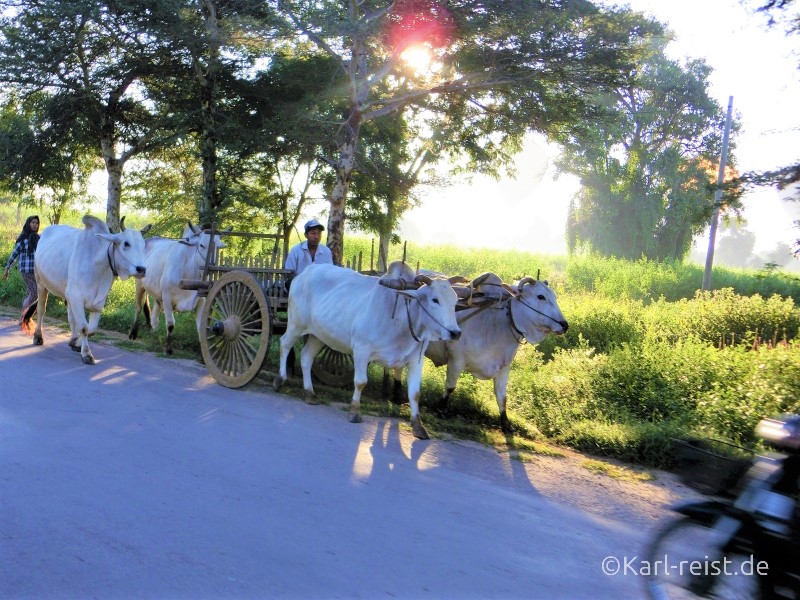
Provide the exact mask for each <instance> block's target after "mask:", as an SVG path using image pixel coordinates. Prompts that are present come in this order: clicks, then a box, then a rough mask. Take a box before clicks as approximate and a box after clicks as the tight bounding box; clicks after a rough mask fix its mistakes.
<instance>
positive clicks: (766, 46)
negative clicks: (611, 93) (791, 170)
mask: <svg viewBox="0 0 800 600" xmlns="http://www.w3.org/2000/svg"><path fill="white" fill-rule="evenodd" d="M627 4H629V5H630V6H631V7H632V8H634V9H635V10H640V11H642V12H645V13H649V14H651V15H653V16H654V17H656V18H657V19H658V20H660V21H662V22H666V23H668V24H669V26H670V28H671V29H672V30H673V32H674V33H675V36H676V40H675V42H674V43H673V44H671V45H670V46H669V51H670V52H671V53H672V56H673V58H682V57H687V56H688V57H692V58H705V59H706V62H707V63H708V64H709V65H711V67H713V69H714V72H713V73H712V75H711V90H710V91H711V95H712V96H713V97H715V98H716V99H717V101H718V102H719V104H720V105H721V106H722V107H723V109H725V108H726V107H727V105H728V98H729V97H730V96H733V109H734V111H735V112H738V113H739V115H740V120H741V123H742V131H741V133H740V134H739V137H738V147H737V149H736V157H737V166H738V168H739V170H740V171H750V170H766V169H771V168H775V167H780V166H785V165H787V164H792V163H794V162H795V161H797V160H798V158H800V157H799V156H798V148H800V110H798V107H800V70H798V65H800V56H798V55H797V54H796V52H797V51H800V36H794V37H787V36H785V35H784V34H783V31H782V30H781V29H779V28H774V29H772V30H767V29H766V26H765V19H764V18H763V17H762V16H754V15H752V14H750V13H748V12H747V11H746V10H745V9H744V8H743V7H742V6H741V5H740V3H739V1H738V0H628V2H627ZM793 53H795V54H793ZM555 153H556V151H555V149H553V148H550V147H548V146H547V145H546V143H544V142H543V141H541V140H537V139H535V138H533V137H532V138H531V140H530V143H529V144H527V147H526V149H525V151H524V152H523V153H522V154H521V155H520V156H519V158H518V160H517V165H518V177H517V179H516V180H508V181H500V182H497V181H494V180H491V179H488V178H482V177H474V178H473V180H472V182H471V183H466V182H464V183H459V184H457V185H455V184H454V185H452V186H451V187H448V188H446V189H442V190H431V191H430V192H429V193H428V194H427V195H426V197H425V199H424V206H422V207H419V208H416V209H414V210H412V211H411V212H410V213H409V214H408V215H407V217H406V218H405V219H404V220H403V221H402V222H401V230H400V236H401V237H402V238H403V239H408V240H411V241H415V242H420V243H453V244H457V245H461V246H478V247H491V248H517V249H520V250H525V251H531V252H544V253H548V254H563V253H565V252H566V244H565V242H564V225H565V220H566V214H567V207H568V205H569V200H570V198H571V197H572V195H573V194H574V192H575V190H576V188H577V182H576V181H575V180H574V178H572V177H568V176H563V175H562V176H561V177H559V178H558V179H554V175H555V172H554V169H553V167H552V160H551V159H552V158H553V156H555ZM745 205H746V209H745V215H744V216H745V218H746V219H747V221H748V223H747V229H749V230H750V231H752V232H754V233H755V234H756V236H757V241H756V247H755V251H756V252H768V251H770V250H772V249H773V248H774V246H775V244H776V241H783V242H785V243H791V242H792V241H793V240H795V239H797V237H798V236H800V231H799V230H797V229H796V228H793V227H792V222H793V221H794V220H796V219H800V202H785V201H783V200H782V199H781V198H780V197H779V194H778V192H777V191H774V190H763V191H759V192H756V193H751V194H750V195H749V196H748V197H747V198H746V199H745ZM698 243H699V245H700V246H701V247H702V248H704V249H705V248H706V247H707V245H708V240H707V238H706V239H705V240H700V241H699V242H698Z"/></svg>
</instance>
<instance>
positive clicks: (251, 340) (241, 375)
mask: <svg viewBox="0 0 800 600" xmlns="http://www.w3.org/2000/svg"><path fill="white" fill-rule="evenodd" d="M202 324H203V329H202V331H201V333H200V349H201V351H202V353H203V361H204V362H205V364H206V367H207V368H208V370H209V372H210V373H211V375H212V377H214V379H216V380H217V382H219V383H220V384H222V385H224V386H225V387H229V388H239V387H242V386H244V385H247V384H248V383H250V381H252V380H253V378H254V377H255V376H256V375H257V374H258V372H259V370H261V366H262V364H263V363H264V357H265V356H266V355H267V350H268V349H269V338H270V334H271V332H272V331H271V330H272V319H271V315H270V306H269V302H268V300H267V297H266V296H265V295H264V291H263V290H262V289H261V284H260V283H259V281H258V280H257V279H256V278H255V277H253V275H252V274H250V273H248V272H247V271H239V270H237V271H230V272H228V273H225V274H224V275H223V276H222V277H220V278H219V280H218V281H215V282H214V285H213V286H212V287H211V289H210V290H209V292H208V297H207V298H206V304H205V306H204V307H203V315H202Z"/></svg>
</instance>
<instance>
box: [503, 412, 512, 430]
mask: <svg viewBox="0 0 800 600" xmlns="http://www.w3.org/2000/svg"><path fill="white" fill-rule="evenodd" d="M500 429H501V430H502V431H503V433H514V428H513V427H511V421H509V420H508V417H507V416H506V413H502V414H501V415H500Z"/></svg>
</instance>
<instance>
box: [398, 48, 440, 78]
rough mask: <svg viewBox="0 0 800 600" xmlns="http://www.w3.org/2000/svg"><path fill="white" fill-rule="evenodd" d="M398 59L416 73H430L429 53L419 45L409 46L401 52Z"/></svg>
mask: <svg viewBox="0 0 800 600" xmlns="http://www.w3.org/2000/svg"><path fill="white" fill-rule="evenodd" d="M400 58H401V59H402V60H403V62H404V63H405V64H406V65H407V66H408V67H410V68H411V69H413V70H414V71H415V72H416V73H427V72H428V71H430V69H431V63H432V62H433V56H432V55H431V51H430V50H429V49H428V48H427V47H425V46H423V45H421V44H418V45H414V46H409V47H408V48H406V49H405V50H403V52H402V54H400Z"/></svg>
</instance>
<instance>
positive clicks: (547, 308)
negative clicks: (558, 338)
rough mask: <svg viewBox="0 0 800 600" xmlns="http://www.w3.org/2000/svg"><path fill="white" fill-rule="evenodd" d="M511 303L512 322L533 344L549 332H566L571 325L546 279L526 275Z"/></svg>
mask: <svg viewBox="0 0 800 600" xmlns="http://www.w3.org/2000/svg"><path fill="white" fill-rule="evenodd" d="M509 302H510V303H511V304H510V306H509V310H510V311H511V313H510V314H511V319H512V324H513V325H514V327H515V328H516V329H518V330H519V332H520V333H522V334H523V335H524V336H525V339H527V340H528V342H530V343H532V344H535V343H536V342H541V341H542V340H543V339H544V338H545V336H546V335H547V334H548V333H557V334H562V333H566V331H567V328H568V327H569V325H568V324H567V320H566V319H565V318H564V315H563V314H562V313H561V309H560V308H559V306H558V302H556V295H555V293H554V292H553V290H552V289H551V288H550V286H549V285H547V282H546V281H542V280H540V279H533V278H532V277H525V278H524V279H522V280H520V282H519V283H518V284H517V295H516V296H515V297H514V298H512V299H511V300H509Z"/></svg>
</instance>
